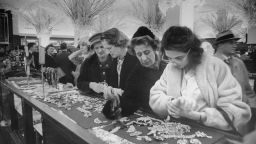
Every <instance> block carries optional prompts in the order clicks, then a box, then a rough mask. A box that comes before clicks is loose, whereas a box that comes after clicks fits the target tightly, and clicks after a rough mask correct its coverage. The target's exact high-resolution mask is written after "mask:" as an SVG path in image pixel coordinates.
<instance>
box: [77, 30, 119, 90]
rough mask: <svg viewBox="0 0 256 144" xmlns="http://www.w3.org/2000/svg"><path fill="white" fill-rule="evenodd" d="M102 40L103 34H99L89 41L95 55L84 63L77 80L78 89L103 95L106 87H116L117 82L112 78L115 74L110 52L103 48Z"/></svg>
mask: <svg viewBox="0 0 256 144" xmlns="http://www.w3.org/2000/svg"><path fill="white" fill-rule="evenodd" d="M100 38H101V33H97V34H95V35H93V36H92V37H91V38H90V39H89V41H90V42H91V49H92V50H93V51H94V52H95V53H94V54H93V55H92V56H91V57H89V58H88V59H86V60H85V61H84V62H83V64H82V66H81V70H80V75H79V77H78V79H77V87H78V89H79V90H81V91H83V92H86V93H92V94H96V93H98V94H99V93H102V92H103V87H104V85H114V84H115V83H116V82H117V80H116V79H113V78H112V76H111V75H112V74H113V73H114V72H112V71H111V65H112V62H113V60H112V58H111V56H110V55H109V50H107V49H106V48H104V47H103V46H102V43H101V39H100Z"/></svg>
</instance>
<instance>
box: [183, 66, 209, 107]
mask: <svg viewBox="0 0 256 144" xmlns="http://www.w3.org/2000/svg"><path fill="white" fill-rule="evenodd" d="M180 94H181V96H184V97H186V98H188V99H191V100H194V101H196V104H197V107H196V109H195V111H200V110H201V109H202V108H204V107H205V106H206V105H207V103H206V102H205V100H204V98H203V96H202V93H201V90H200V89H199V87H198V84H197V81H196V77H195V71H193V70H190V71H188V72H187V73H185V72H184V73H183V77H182V83H181V91H180Z"/></svg>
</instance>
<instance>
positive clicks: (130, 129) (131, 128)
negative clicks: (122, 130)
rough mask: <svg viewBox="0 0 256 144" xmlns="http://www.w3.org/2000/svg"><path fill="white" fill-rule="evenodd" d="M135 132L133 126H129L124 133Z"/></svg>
mask: <svg viewBox="0 0 256 144" xmlns="http://www.w3.org/2000/svg"><path fill="white" fill-rule="evenodd" d="M135 131H136V129H135V127H134V126H133V125H130V127H129V128H128V130H127V131H126V132H128V133H132V132H135Z"/></svg>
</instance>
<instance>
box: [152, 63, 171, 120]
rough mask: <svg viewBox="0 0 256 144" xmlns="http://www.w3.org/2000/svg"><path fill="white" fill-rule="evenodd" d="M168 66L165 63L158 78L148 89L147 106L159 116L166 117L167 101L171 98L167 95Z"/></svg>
mask: <svg viewBox="0 0 256 144" xmlns="http://www.w3.org/2000/svg"><path fill="white" fill-rule="evenodd" d="M169 68H170V67H169V66H168V65H167V67H166V68H165V70H164V72H163V74H162V75H161V77H160V79H159V80H158V81H156V83H155V85H154V86H153V87H152V88H151V90H150V98H149V106H150V107H151V109H152V110H153V111H154V112H155V113H156V114H157V115H159V116H160V117H166V116H167V115H168V112H167V102H168V100H169V98H171V97H170V96H168V95H167V88H168V85H167V73H168V69H169Z"/></svg>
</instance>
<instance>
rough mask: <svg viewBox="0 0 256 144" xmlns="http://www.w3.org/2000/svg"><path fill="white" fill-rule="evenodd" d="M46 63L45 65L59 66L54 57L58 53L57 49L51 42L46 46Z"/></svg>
mask: <svg viewBox="0 0 256 144" xmlns="http://www.w3.org/2000/svg"><path fill="white" fill-rule="evenodd" d="M45 52H46V53H45V64H44V67H51V68H57V64H56V63H55V61H54V57H55V56H56V55H57V50H56V49H55V47H54V46H53V45H52V44H49V45H47V46H46V48H45Z"/></svg>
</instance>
